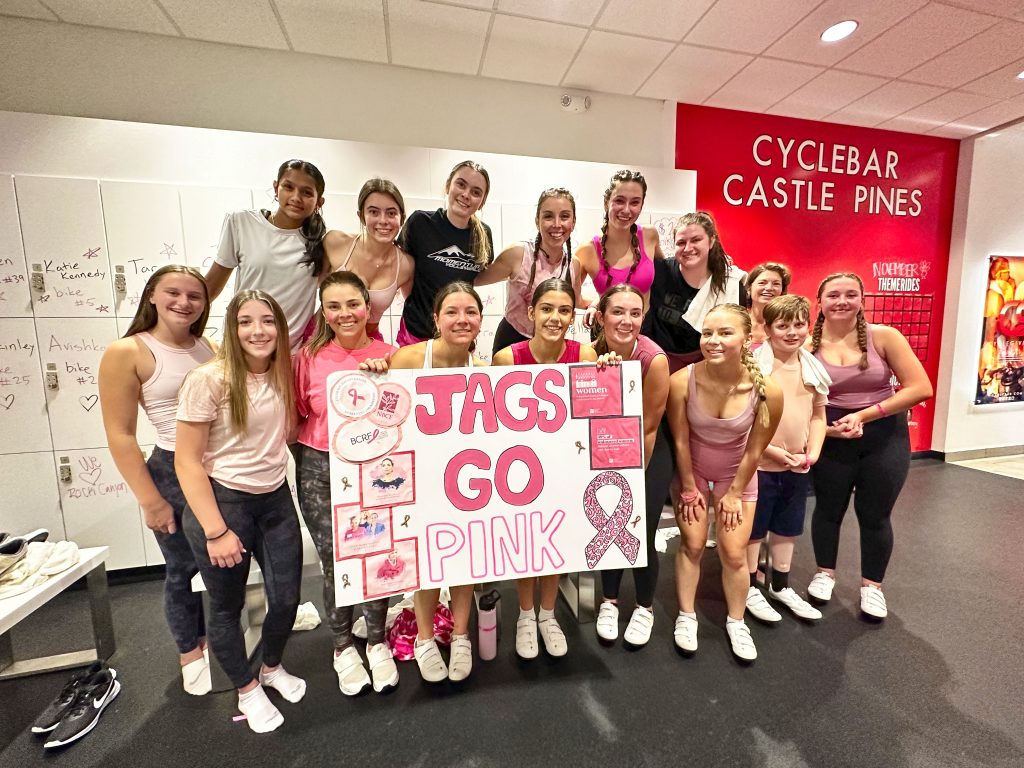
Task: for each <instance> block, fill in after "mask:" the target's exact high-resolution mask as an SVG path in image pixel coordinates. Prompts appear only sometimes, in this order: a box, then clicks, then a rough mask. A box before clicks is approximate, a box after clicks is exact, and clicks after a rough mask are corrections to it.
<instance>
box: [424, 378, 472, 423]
mask: <svg viewBox="0 0 1024 768" xmlns="http://www.w3.org/2000/svg"><path fill="white" fill-rule="evenodd" d="M465 391H466V376H465V374H459V373H452V374H444V375H436V376H421V377H419V378H418V379H416V394H418V395H429V396H430V397H431V400H432V402H433V405H434V410H433V412H431V411H430V410H429V409H428V408H427V407H426V406H425V405H417V406H416V427H417V428H418V429H419V431H420V432H422V433H423V434H424V435H440V434H443V433H445V432H447V431H448V430H450V429H451V428H452V399H453V398H454V397H455V395H456V394H458V393H459V392H465Z"/></svg>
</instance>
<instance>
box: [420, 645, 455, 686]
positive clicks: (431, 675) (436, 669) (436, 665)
mask: <svg viewBox="0 0 1024 768" xmlns="http://www.w3.org/2000/svg"><path fill="white" fill-rule="evenodd" d="M412 653H413V656H414V657H415V658H416V664H417V666H419V668H420V676H421V677H422V678H423V679H424V681H426V682H428V683H439V682H441V681H442V680H447V679H448V666H447V665H446V664H445V663H444V659H443V658H442V657H441V649H440V648H438V647H437V640H435V639H434V638H430V639H429V640H427V641H426V642H423V643H421V642H420V641H419V640H417V641H416V642H415V643H414V644H413V647H412Z"/></svg>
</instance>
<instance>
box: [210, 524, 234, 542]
mask: <svg viewBox="0 0 1024 768" xmlns="http://www.w3.org/2000/svg"><path fill="white" fill-rule="evenodd" d="M230 530H231V529H230V528H228V526H226V525H225V526H224V530H223V531H221V532H220V533H218V534H217V535H216V536H207V537H206V540H207V541H216V540H217V539H219V538H221V537H222V536H224V535H226V534H227V532H228V531H230Z"/></svg>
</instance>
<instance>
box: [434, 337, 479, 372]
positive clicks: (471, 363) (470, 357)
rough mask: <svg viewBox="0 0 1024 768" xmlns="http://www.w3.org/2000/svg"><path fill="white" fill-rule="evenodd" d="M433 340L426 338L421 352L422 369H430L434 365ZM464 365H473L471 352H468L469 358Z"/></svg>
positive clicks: (468, 366) (470, 366)
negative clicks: (425, 344) (424, 348)
mask: <svg viewBox="0 0 1024 768" xmlns="http://www.w3.org/2000/svg"><path fill="white" fill-rule="evenodd" d="M433 362H434V340H433V339H427V349H426V351H425V352H424V353H423V370H425V371H426V370H430V369H432V368H433V367H434V365H433ZM466 367H467V368H472V367H473V353H472V352H470V353H469V359H468V360H467V361H466Z"/></svg>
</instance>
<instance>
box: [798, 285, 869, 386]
mask: <svg viewBox="0 0 1024 768" xmlns="http://www.w3.org/2000/svg"><path fill="white" fill-rule="evenodd" d="M843 277H845V278H847V279H849V280H855V281H856V282H857V285H859V286H860V295H861V298H863V297H864V281H863V280H861V279H860V275H858V274H857V273H856V272H833V273H832V274H831V275H828V276H827V277H826V278H825V279H824V280H822V281H821V283H820V284H819V285H818V317H817V319H816V320H815V321H814V330H813V331H811V352H817V351H818V349H819V348H820V347H821V332H822V329H823V328H824V327H825V313H824V312H822V311H821V295H822V294H823V293H824V292H825V286H826V285H827V284H828V283H831V282H832V281H833V280H838V279H840V278H843ZM857 347H858V348H859V349H860V360H859V361H858V362H857V367H858V368H859V369H860V370H862V371H864V370H867V367H868V323H867V320H865V319H864V305H863V304H861V308H860V309H859V310H857Z"/></svg>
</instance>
